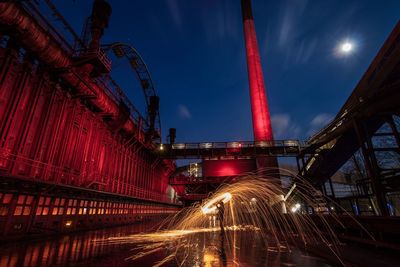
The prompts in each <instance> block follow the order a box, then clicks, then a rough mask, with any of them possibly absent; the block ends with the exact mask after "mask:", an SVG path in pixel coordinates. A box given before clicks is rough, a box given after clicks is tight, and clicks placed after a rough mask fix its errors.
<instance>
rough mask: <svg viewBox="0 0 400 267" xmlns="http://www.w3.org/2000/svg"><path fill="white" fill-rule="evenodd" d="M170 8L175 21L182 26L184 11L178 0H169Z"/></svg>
mask: <svg viewBox="0 0 400 267" xmlns="http://www.w3.org/2000/svg"><path fill="white" fill-rule="evenodd" d="M167 5H168V9H169V11H170V12H171V16H172V19H173V20H174V23H175V24H176V25H177V26H178V27H179V28H180V27H182V13H181V10H180V8H179V5H178V0H167Z"/></svg>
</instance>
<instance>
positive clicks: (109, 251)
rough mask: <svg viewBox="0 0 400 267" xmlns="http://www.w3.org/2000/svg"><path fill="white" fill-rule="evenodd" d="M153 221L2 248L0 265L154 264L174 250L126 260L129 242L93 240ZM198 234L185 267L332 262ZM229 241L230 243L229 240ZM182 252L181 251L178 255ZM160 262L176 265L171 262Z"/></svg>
mask: <svg viewBox="0 0 400 267" xmlns="http://www.w3.org/2000/svg"><path fill="white" fill-rule="evenodd" d="M152 227H154V223H145V224H143V223H142V224H137V225H131V226H124V227H118V228H110V229H104V230H97V231H90V232H85V233H77V234H71V235H66V236H61V237H56V238H46V239H44V240H31V241H24V242H16V243H9V244H3V245H1V246H0V267H3V266H7V267H8V266H10V267H14V266H86V267H89V266H100V267H101V266H107V267H111V266H152V265H153V264H154V263H156V262H158V261H161V260H162V259H164V258H165V257H167V256H168V255H169V254H170V253H171V250H173V249H174V248H172V247H171V248H166V249H164V250H159V251H156V252H155V253H153V254H151V255H149V256H146V257H143V258H141V259H139V260H136V261H131V260H126V259H127V258H129V257H130V256H132V255H134V254H135V253H139V252H140V251H138V250H137V249H135V248H137V247H139V246H138V245H135V244H132V243H98V242H93V240H101V239H107V238H108V237H116V236H120V237H123V236H127V235H131V234H135V233H139V232H145V231H150V230H151V229H152ZM226 235H227V236H224V237H223V236H221V235H220V233H219V232H199V233H195V234H193V236H192V237H191V242H192V243H193V244H192V246H190V249H188V250H187V255H184V257H185V264H184V266H311V267H313V266H330V265H329V264H328V263H326V262H325V261H324V260H322V259H320V258H316V257H312V256H310V255H307V254H305V253H304V252H302V251H300V250H291V251H290V252H289V251H288V250H287V249H285V248H278V247H276V246H274V245H273V244H272V245H271V244H270V245H269V246H268V247H266V246H265V244H264V242H263V240H261V235H259V234H257V231H227V232H226ZM228 240H229V242H228ZM180 256H182V255H180ZM163 266H177V263H176V262H175V261H173V260H172V261H170V262H168V263H166V264H164V265H163Z"/></svg>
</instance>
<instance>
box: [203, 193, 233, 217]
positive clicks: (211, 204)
mask: <svg viewBox="0 0 400 267" xmlns="http://www.w3.org/2000/svg"><path fill="white" fill-rule="evenodd" d="M231 199H232V195H231V193H229V192H226V193H223V194H220V195H217V196H216V197H214V198H213V199H211V200H210V201H208V202H207V203H206V204H205V205H204V206H203V207H201V211H202V212H203V214H205V215H206V214H212V213H214V212H215V211H216V209H217V206H216V204H217V203H219V202H221V201H222V202H223V203H224V204H226V203H227V202H228V201H229V200H231Z"/></svg>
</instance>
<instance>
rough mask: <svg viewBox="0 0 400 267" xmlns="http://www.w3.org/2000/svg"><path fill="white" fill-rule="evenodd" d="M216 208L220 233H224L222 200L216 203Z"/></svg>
mask: <svg viewBox="0 0 400 267" xmlns="http://www.w3.org/2000/svg"><path fill="white" fill-rule="evenodd" d="M217 210H218V220H219V227H220V228H221V234H222V235H223V234H225V230H224V215H225V207H224V202H222V201H221V202H219V203H218V204H217Z"/></svg>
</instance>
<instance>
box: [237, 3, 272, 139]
mask: <svg viewBox="0 0 400 267" xmlns="http://www.w3.org/2000/svg"><path fill="white" fill-rule="evenodd" d="M241 1H242V16H243V28H244V37H245V43H246V56H247V70H248V76H249V84H250V100H251V113H252V117H253V134H254V140H255V141H271V140H273V139H274V138H273V135H272V127H271V118H270V115H269V109H268V102H267V96H266V93H265V85H264V77H263V72H262V68H261V61H260V55H259V52H258V44H257V36H256V30H255V27H254V20H253V14H252V10H251V1H250V0H241Z"/></svg>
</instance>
